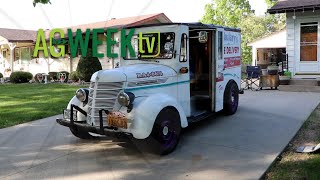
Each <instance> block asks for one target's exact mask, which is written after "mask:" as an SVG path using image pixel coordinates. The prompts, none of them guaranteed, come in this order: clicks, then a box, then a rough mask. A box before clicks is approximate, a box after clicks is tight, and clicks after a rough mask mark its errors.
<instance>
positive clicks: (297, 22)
mask: <svg viewBox="0 0 320 180" xmlns="http://www.w3.org/2000/svg"><path fill="white" fill-rule="evenodd" d="M293 16H295V17H296V18H295V19H294V18H293ZM319 17H320V11H319V10H317V11H315V12H313V11H306V12H298V13H287V14H286V20H287V38H286V39H287V54H288V62H289V70H290V71H291V72H292V73H293V75H296V74H311V75H312V74H313V75H318V74H319V73H320V63H319V62H320V53H319V52H320V48H319V42H320V18H319ZM308 22H317V23H318V57H317V60H318V61H317V62H300V28H301V23H308Z"/></svg>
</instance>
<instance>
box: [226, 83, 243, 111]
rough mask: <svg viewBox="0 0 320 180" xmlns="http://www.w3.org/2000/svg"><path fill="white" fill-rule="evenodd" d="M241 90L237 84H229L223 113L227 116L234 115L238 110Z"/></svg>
mask: <svg viewBox="0 0 320 180" xmlns="http://www.w3.org/2000/svg"><path fill="white" fill-rule="evenodd" d="M238 104H239V89H238V86H237V84H236V83H235V82H229V83H228V84H227V87H226V90H225V91H224V104H223V111H224V113H225V114H226V115H233V114H234V113H236V112H237V110H238Z"/></svg>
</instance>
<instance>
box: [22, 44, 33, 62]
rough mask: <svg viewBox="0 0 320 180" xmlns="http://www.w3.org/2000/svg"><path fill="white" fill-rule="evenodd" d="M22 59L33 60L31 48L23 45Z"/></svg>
mask: <svg viewBox="0 0 320 180" xmlns="http://www.w3.org/2000/svg"><path fill="white" fill-rule="evenodd" d="M20 55H21V60H31V48H30V47H23V48H20Z"/></svg>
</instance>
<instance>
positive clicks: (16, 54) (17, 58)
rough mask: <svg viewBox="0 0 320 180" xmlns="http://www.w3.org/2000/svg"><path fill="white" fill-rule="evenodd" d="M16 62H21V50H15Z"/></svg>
mask: <svg viewBox="0 0 320 180" xmlns="http://www.w3.org/2000/svg"><path fill="white" fill-rule="evenodd" d="M14 60H15V61H19V60H20V48H15V49H14Z"/></svg>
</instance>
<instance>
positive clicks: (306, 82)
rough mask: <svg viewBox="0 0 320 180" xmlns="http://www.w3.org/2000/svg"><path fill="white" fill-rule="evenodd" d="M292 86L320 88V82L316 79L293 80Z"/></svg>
mask: <svg viewBox="0 0 320 180" xmlns="http://www.w3.org/2000/svg"><path fill="white" fill-rule="evenodd" d="M290 85H299V86H318V82H317V80H316V79H291V80H290Z"/></svg>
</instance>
